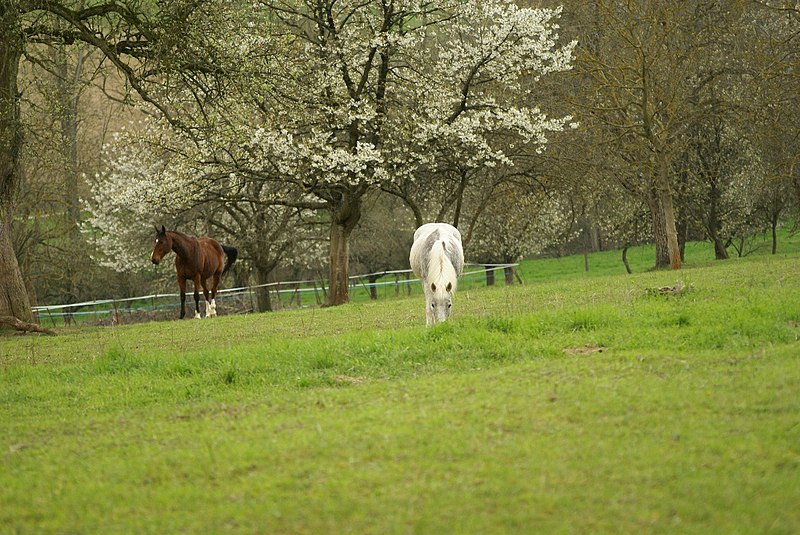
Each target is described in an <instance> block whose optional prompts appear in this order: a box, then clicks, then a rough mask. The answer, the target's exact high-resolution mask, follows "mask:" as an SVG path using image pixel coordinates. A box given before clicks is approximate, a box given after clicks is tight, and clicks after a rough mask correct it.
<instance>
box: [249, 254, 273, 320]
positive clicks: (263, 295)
mask: <svg viewBox="0 0 800 535" xmlns="http://www.w3.org/2000/svg"><path fill="white" fill-rule="evenodd" d="M272 269H273V268H270V267H263V266H261V265H260V264H258V263H255V264H254V265H253V271H255V275H256V285H258V286H261V285H262V284H269V283H270V280H269V276H270V274H271V273H272ZM256 307H257V308H256V310H258V312H272V297H271V296H270V294H269V287H268V286H264V287H259V288H256Z"/></svg>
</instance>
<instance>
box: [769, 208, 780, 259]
mask: <svg viewBox="0 0 800 535" xmlns="http://www.w3.org/2000/svg"><path fill="white" fill-rule="evenodd" d="M770 223H771V224H772V254H777V253H778V212H777V211H776V212H775V213H774V214H773V216H772V221H771V222H770Z"/></svg>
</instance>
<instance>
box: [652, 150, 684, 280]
mask: <svg viewBox="0 0 800 535" xmlns="http://www.w3.org/2000/svg"><path fill="white" fill-rule="evenodd" d="M657 161H658V169H657V174H656V193H657V196H658V201H659V204H660V205H661V207H662V210H661V211H662V214H663V217H664V230H665V232H666V239H667V254H668V255H669V266H670V267H671V268H672V269H680V268H681V249H680V247H679V246H678V229H677V227H676V226H675V206H674V204H673V200H672V190H671V188H670V184H669V173H670V165H669V161H668V160H667V157H666V155H665V154H663V153H662V154H659V155H658V159H657Z"/></svg>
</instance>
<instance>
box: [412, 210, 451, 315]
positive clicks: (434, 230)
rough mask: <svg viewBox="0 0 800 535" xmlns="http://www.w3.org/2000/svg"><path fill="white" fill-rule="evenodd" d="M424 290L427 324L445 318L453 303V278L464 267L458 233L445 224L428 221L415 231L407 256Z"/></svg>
mask: <svg viewBox="0 0 800 535" xmlns="http://www.w3.org/2000/svg"><path fill="white" fill-rule="evenodd" d="M408 261H409V263H410V264H411V269H412V270H414V274H415V275H416V276H417V277H419V280H420V281H422V288H423V289H424V290H425V318H426V320H427V322H426V323H427V325H433V324H434V323H437V322H441V321H445V320H446V319H447V318H448V316H450V309H451V308H452V306H453V294H454V293H455V291H456V279H457V278H458V276H460V275H461V271H462V270H463V269H464V249H463V248H462V247H461V233H460V232H459V231H458V229H457V228H455V227H454V226H452V225H448V224H447V223H427V224H425V225H422V226H421V227H419V228H418V229H417V230H416V232H414V245H412V246H411V254H410V255H409V257H408Z"/></svg>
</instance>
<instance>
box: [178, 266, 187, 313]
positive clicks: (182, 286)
mask: <svg viewBox="0 0 800 535" xmlns="http://www.w3.org/2000/svg"><path fill="white" fill-rule="evenodd" d="M178 286H179V287H180V289H181V319H183V317H184V316H186V278H184V277H180V276H179V277H178Z"/></svg>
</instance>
